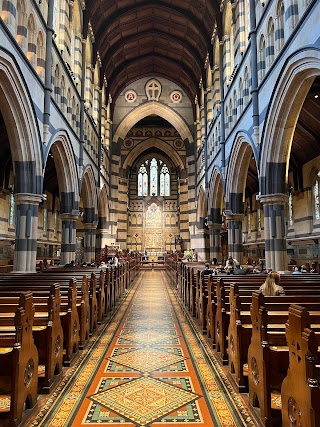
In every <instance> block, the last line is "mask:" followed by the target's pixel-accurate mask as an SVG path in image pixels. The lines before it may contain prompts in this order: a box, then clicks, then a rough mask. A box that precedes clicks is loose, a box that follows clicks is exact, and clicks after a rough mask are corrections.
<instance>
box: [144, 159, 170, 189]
mask: <svg viewBox="0 0 320 427" xmlns="http://www.w3.org/2000/svg"><path fill="white" fill-rule="evenodd" d="M158 195H160V196H162V197H164V196H170V172H169V169H168V167H167V165H166V164H165V163H163V161H162V160H158V159H156V158H154V157H153V158H152V159H151V160H146V161H145V162H144V163H142V165H141V166H140V168H139V171H138V196H158Z"/></svg>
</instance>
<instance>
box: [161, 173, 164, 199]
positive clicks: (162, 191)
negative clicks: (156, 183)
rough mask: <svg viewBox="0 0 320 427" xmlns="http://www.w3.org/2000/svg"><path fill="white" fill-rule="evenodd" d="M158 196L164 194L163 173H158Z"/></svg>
mask: <svg viewBox="0 0 320 427" xmlns="http://www.w3.org/2000/svg"><path fill="white" fill-rule="evenodd" d="M160 196H164V174H163V173H162V174H161V175H160Z"/></svg>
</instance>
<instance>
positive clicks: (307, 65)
mask: <svg viewBox="0 0 320 427" xmlns="http://www.w3.org/2000/svg"><path fill="white" fill-rule="evenodd" d="M279 75H280V76H281V78H280V79H279V81H278V82H277V84H276V86H275V89H274V91H273V93H272V95H271V102H270V104H269V108H268V111H267V115H266V119H265V122H264V128H263V133H262V144H261V146H262V148H261V155H260V159H261V164H260V171H261V176H262V177H267V176H269V175H270V171H269V170H268V165H269V164H270V163H271V164H274V163H275V164H277V163H282V164H285V165H286V169H285V176H282V177H279V176H274V177H273V176H270V178H271V179H273V180H274V181H273V182H274V184H276V181H278V182H279V180H282V182H284V181H285V183H287V180H288V171H289V160H290V153H291V145H292V139H293V134H294V131H295V128H296V124H297V120H298V118H299V114H300V111H301V108H302V106H303V103H304V101H305V98H306V95H307V94H308V92H309V89H310V87H311V85H312V83H313V81H314V79H315V77H317V76H319V75H320V52H319V51H318V50H316V49H312V48H310V49H304V50H303V51H300V52H297V53H296V54H295V55H293V56H291V58H290V59H289V60H288V62H287V63H286V65H285V67H284V68H283V69H282V71H281V72H280V73H279Z"/></svg>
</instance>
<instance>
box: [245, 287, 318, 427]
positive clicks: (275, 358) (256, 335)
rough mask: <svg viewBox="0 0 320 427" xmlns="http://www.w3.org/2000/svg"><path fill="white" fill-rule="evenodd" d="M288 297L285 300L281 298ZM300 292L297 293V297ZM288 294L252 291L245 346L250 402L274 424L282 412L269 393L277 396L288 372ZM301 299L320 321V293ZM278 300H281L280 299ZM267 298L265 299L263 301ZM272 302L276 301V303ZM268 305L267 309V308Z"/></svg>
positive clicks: (262, 418)
mask: <svg viewBox="0 0 320 427" xmlns="http://www.w3.org/2000/svg"><path fill="white" fill-rule="evenodd" d="M286 298H288V301H286V302H285V301H284V300H283V299H286ZM299 298H301V295H300V296H299V295H297V296H296V301H299ZM293 299H294V297H293V296H290V297H282V296H281V297H264V296H263V295H262V294H260V293H258V292H254V293H253V295H252V306H251V319H252V337H251V344H250V346H249V349H248V381H249V405H250V408H251V410H254V409H255V408H259V411H257V412H256V414H257V416H259V419H260V422H261V424H262V425H264V426H272V425H277V424H278V423H279V420H280V417H281V413H280V408H279V407H272V405H271V393H273V396H274V397H280V389H281V384H282V381H283V380H284V378H285V376H286V374H287V368H288V363H289V351H288V346H287V342H286V337H285V323H286V321H287V318H288V309H289V304H290V300H291V301H292V300H293ZM306 299H307V298H305V301H304V303H303V304H304V305H305V306H306V307H307V309H308V310H312V311H315V313H314V316H315V321H316V323H320V297H319V296H315V295H309V301H310V302H308V303H307V302H306ZM279 300H281V301H283V302H282V303H279ZM266 301H268V302H266ZM274 304H278V307H276V306H275V305H274ZM268 309H269V310H268Z"/></svg>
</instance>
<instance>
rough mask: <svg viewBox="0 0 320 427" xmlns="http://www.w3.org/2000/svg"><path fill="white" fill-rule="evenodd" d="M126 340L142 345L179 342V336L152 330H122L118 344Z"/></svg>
mask: <svg viewBox="0 0 320 427" xmlns="http://www.w3.org/2000/svg"><path fill="white" fill-rule="evenodd" d="M126 341H129V342H135V343H139V344H143V345H153V344H157V343H168V344H179V338H178V337H177V335H176V334H170V333H166V332H162V331H161V332H160V331H158V332H154V331H149V330H145V331H143V330H142V331H134V332H132V331H130V330H124V331H123V333H122V334H121V336H120V337H119V344H122V343H123V342H124V343H125V342H126Z"/></svg>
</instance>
